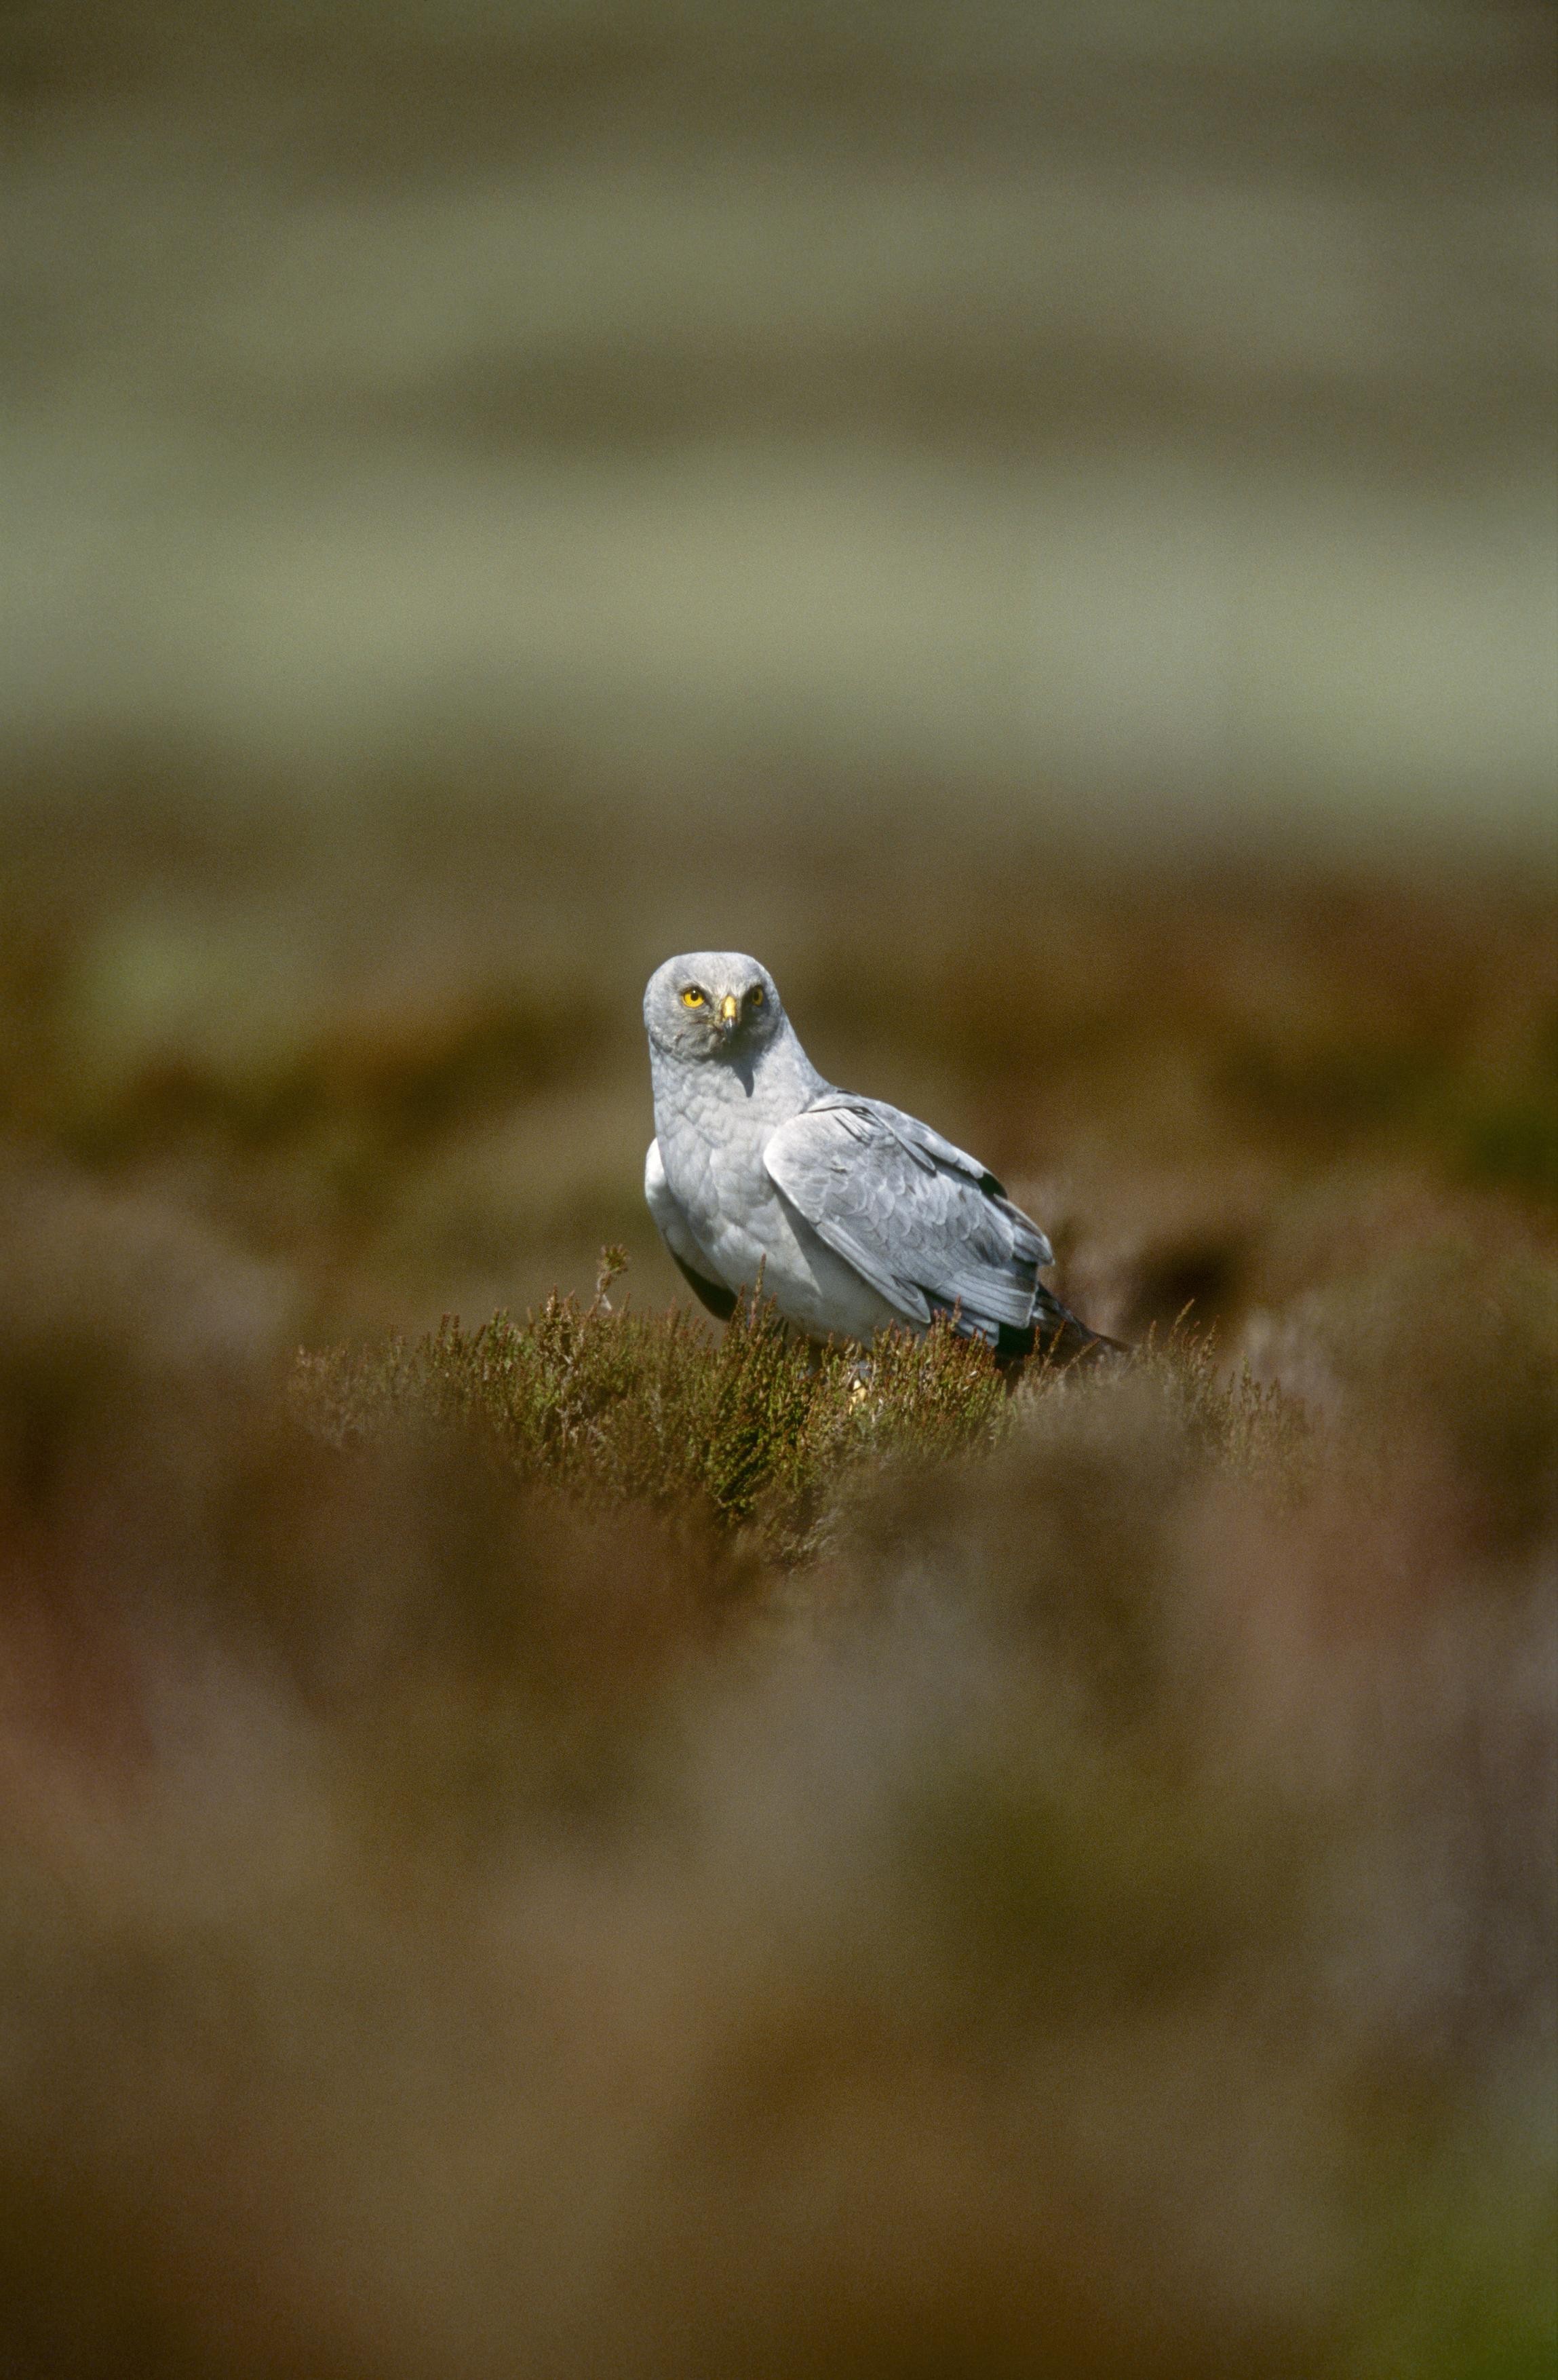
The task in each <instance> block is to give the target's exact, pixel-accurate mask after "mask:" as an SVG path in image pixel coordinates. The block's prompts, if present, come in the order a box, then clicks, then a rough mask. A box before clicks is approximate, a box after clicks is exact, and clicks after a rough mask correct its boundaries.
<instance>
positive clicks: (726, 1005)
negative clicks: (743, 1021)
mask: <svg viewBox="0 0 1558 2380" xmlns="http://www.w3.org/2000/svg"><path fill="white" fill-rule="evenodd" d="M740 1017H741V1002H740V1001H738V1000H737V998H736V995H735V993H734V992H733V991H728V992H727V993H726V994H725V997H724V999H723V1000H722V1001H721V1002H720V1003H719V1030H720V1032H721V1033H724V1034H727V1035H729V1034H731V1033H733V1032H734V1031H735V1029H736V1026H737V1023H738V1021H739V1020H740Z"/></svg>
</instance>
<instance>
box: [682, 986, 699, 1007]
mask: <svg viewBox="0 0 1558 2380" xmlns="http://www.w3.org/2000/svg"><path fill="white" fill-rule="evenodd" d="M682 1002H683V1005H684V1006H686V1007H688V1008H701V1007H702V1006H703V1004H704V997H703V994H702V992H701V991H700V990H698V987H697V985H696V984H695V983H690V984H689V985H688V986H687V989H686V990H685V991H684V992H683V993H682Z"/></svg>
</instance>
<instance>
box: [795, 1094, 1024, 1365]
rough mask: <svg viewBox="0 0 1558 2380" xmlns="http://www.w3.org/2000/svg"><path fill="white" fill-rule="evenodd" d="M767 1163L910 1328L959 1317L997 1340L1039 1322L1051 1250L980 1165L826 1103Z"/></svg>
mask: <svg viewBox="0 0 1558 2380" xmlns="http://www.w3.org/2000/svg"><path fill="white" fill-rule="evenodd" d="M763 1161H764V1164H765V1166H766V1167H767V1172H768V1174H769V1176H770V1178H771V1179H772V1180H773V1181H774V1183H775V1184H777V1185H778V1187H779V1189H780V1190H781V1191H782V1192H783V1194H784V1196H786V1197H787V1198H788V1199H789V1200H790V1202H791V1205H792V1206H793V1207H794V1208H796V1209H797V1210H798V1212H799V1213H800V1214H801V1215H803V1217H804V1219H805V1220H806V1221H807V1222H808V1223H810V1225H811V1227H812V1229H813V1230H814V1231H815V1233H817V1236H818V1237H819V1238H820V1239H821V1240H823V1241H824V1242H825V1243H826V1245H827V1246H828V1247H830V1248H831V1249H832V1250H833V1251H834V1253H835V1254H836V1255H838V1256H841V1257H844V1258H845V1260H846V1261H847V1262H848V1263H850V1264H852V1265H853V1266H854V1268H855V1269H856V1271H857V1272H859V1273H861V1274H862V1275H863V1276H864V1279H865V1280H866V1281H869V1282H870V1283H871V1286H872V1288H873V1289H875V1290H876V1291H877V1293H879V1294H880V1295H881V1296H883V1297H885V1298H886V1299H887V1300H888V1304H889V1305H892V1306H894V1307H895V1308H896V1309H897V1311H898V1312H899V1313H900V1314H901V1315H902V1316H903V1317H904V1318H905V1320H906V1321H912V1322H917V1323H924V1322H928V1321H929V1320H930V1318H931V1316H932V1315H933V1314H934V1313H953V1312H956V1313H957V1314H958V1316H959V1318H960V1322H961V1324H962V1326H963V1328H964V1329H965V1330H972V1331H976V1332H978V1333H979V1335H980V1336H981V1337H984V1338H988V1339H991V1340H992V1341H994V1340H995V1339H996V1336H997V1334H998V1331H999V1330H1000V1327H1001V1326H1002V1325H1003V1324H1004V1325H1005V1326H1007V1327H1008V1329H1012V1330H1022V1329H1024V1328H1026V1326H1027V1324H1028V1323H1029V1321H1030V1320H1031V1319H1032V1317H1033V1299H1034V1295H1035V1293H1036V1291H1037V1288H1038V1269H1039V1267H1040V1266H1041V1265H1045V1264H1048V1263H1049V1262H1050V1261H1051V1255H1050V1246H1049V1243H1048V1241H1047V1240H1046V1239H1045V1235H1044V1233H1042V1232H1041V1231H1040V1230H1039V1228H1038V1226H1037V1224H1035V1223H1033V1222H1032V1221H1031V1220H1029V1218H1028V1217H1027V1216H1026V1215H1024V1214H1023V1213H1022V1212H1021V1208H1017V1207H1014V1206H1013V1205H1012V1204H1011V1203H1010V1201H1009V1200H1008V1198H1007V1197H1006V1196H1004V1195H1003V1194H1002V1192H1001V1187H1000V1184H999V1183H997V1182H996V1178H995V1176H994V1175H993V1174H991V1173H987V1172H985V1171H984V1167H983V1166H981V1165H980V1164H979V1162H978V1160H976V1159H974V1158H972V1157H970V1156H969V1155H968V1154H967V1153H966V1151H965V1150H963V1149H960V1148H958V1147H954V1145H953V1144H952V1142H951V1141H949V1140H943V1139H942V1137H941V1135H940V1134H939V1133H936V1132H932V1131H931V1129H930V1127H929V1126H928V1125H927V1124H923V1123H919V1122H918V1121H917V1120H916V1119H915V1118H914V1117H913V1116H910V1115H905V1114H904V1113H903V1111H902V1110H901V1109H899V1108H893V1107H888V1105H887V1103H886V1101H885V1100H880V1099H851V1098H849V1097H848V1096H847V1095H845V1094H844V1093H842V1092H838V1091H833V1092H825V1093H824V1094H823V1095H822V1096H821V1097H820V1098H818V1099H814V1100H813V1101H812V1102H811V1104H810V1105H809V1106H807V1107H805V1108H803V1110H802V1111H801V1113H800V1114H799V1115H797V1116H792V1117H791V1120H790V1122H789V1123H786V1124H781V1125H780V1127H779V1131H778V1132H776V1133H775V1134H774V1135H773V1137H772V1139H771V1140H770V1141H769V1142H768V1144H767V1148H766V1149H765V1151H764V1159H763Z"/></svg>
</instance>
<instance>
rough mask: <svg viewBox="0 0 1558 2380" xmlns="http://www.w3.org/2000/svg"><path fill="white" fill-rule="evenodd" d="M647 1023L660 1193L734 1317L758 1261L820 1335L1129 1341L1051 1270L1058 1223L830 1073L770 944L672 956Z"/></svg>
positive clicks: (1043, 1346)
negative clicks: (812, 1047) (810, 1049)
mask: <svg viewBox="0 0 1558 2380" xmlns="http://www.w3.org/2000/svg"><path fill="white" fill-rule="evenodd" d="M644 1023H645V1026H646V1029H647V1032H648V1036H649V1064H650V1071H651V1074H652V1076H653V1080H654V1090H655V1137H654V1139H653V1140H652V1141H651V1142H650V1143H649V1153H648V1157H647V1159H646V1163H645V1168H644V1195H645V1197H646V1199H647V1200H648V1203H649V1211H650V1213H651V1214H652V1215H653V1216H654V1218H655V1220H656V1222H657V1223H658V1226H659V1229H660V1233H661V1236H662V1238H663V1239H664V1241H665V1244H666V1245H667V1247H668V1248H669V1249H670V1253H671V1255H672V1256H673V1257H674V1258H675V1259H676V1262H677V1264H678V1265H679V1266H680V1268H681V1269H682V1273H683V1274H684V1275H685V1277H686V1279H687V1281H688V1282H689V1283H690V1284H691V1286H692V1287H693V1288H694V1290H695V1291H696V1292H697V1294H698V1296H699V1297H700V1298H701V1299H702V1300H703V1303H704V1304H705V1305H707V1307H708V1308H709V1310H710V1311H711V1312H712V1313H714V1314H716V1315H718V1316H719V1318H720V1319H721V1320H725V1319H727V1318H729V1317H730V1315H731V1314H732V1313H733V1312H734V1310H735V1306H736V1302H737V1299H738V1298H739V1297H740V1296H741V1294H742V1293H743V1292H751V1291H753V1290H755V1289H756V1287H757V1286H758V1283H759V1281H761V1284H762V1291H763V1294H764V1295H765V1296H766V1297H770V1298H772V1299H773V1301H774V1304H775V1305H776V1306H777V1308H778V1310H779V1314H780V1315H782V1316H783V1318H784V1319H785V1320H786V1321H787V1322H789V1323H791V1325H792V1326H793V1327H794V1328H795V1329H796V1330H800V1331H802V1332H803V1333H804V1334H805V1336H806V1337H807V1338H809V1339H815V1340H826V1339H839V1340H855V1341H859V1342H865V1343H869V1342H870V1341H871V1339H872V1338H873V1337H874V1335H875V1334H876V1331H878V1330H882V1329H884V1328H886V1327H888V1326H889V1325H894V1324H896V1325H898V1326H899V1327H900V1328H907V1329H908V1330H913V1331H924V1330H928V1329H929V1328H930V1326H931V1324H932V1322H933V1321H934V1320H935V1319H936V1318H937V1316H946V1317H948V1318H949V1319H950V1320H951V1322H952V1324H953V1327H954V1328H955V1329H956V1330H960V1331H961V1332H963V1333H964V1334H965V1335H966V1336H968V1337H970V1338H978V1339H983V1340H984V1341H985V1342H986V1343H987V1344H988V1345H989V1346H991V1347H993V1348H994V1349H995V1350H996V1354H998V1355H1000V1356H1002V1357H1006V1358H1012V1359H1016V1358H1021V1357H1022V1356H1024V1355H1029V1354H1033V1352H1034V1351H1035V1349H1037V1350H1040V1351H1042V1352H1045V1353H1048V1352H1057V1353H1059V1354H1063V1355H1070V1354H1081V1352H1083V1351H1084V1350H1085V1349H1086V1348H1089V1347H1093V1346H1099V1345H1105V1346H1108V1345H1113V1344H1114V1343H1115V1342H1113V1341H1107V1340H1104V1339H1102V1338H1101V1335H1100V1334H1099V1333H1098V1332H1096V1331H1092V1330H1088V1329H1087V1327H1086V1325H1085V1324H1084V1323H1081V1322H1080V1321H1079V1320H1078V1319H1077V1318H1076V1316H1075V1315H1074V1314H1071V1313H1069V1312H1068V1310H1067V1308H1066V1307H1065V1306H1064V1305H1061V1304H1060V1302H1059V1300H1058V1299H1057V1297H1056V1296H1054V1294H1053V1293H1051V1292H1050V1291H1049V1290H1048V1289H1046V1288H1045V1285H1044V1283H1043V1282H1042V1281H1040V1279H1039V1273H1040V1270H1041V1269H1042V1268H1043V1267H1044V1266H1045V1265H1048V1264H1051V1263H1053V1261H1054V1257H1053V1254H1052V1251H1051V1249H1050V1245H1049V1242H1048V1241H1047V1240H1046V1239H1045V1235H1044V1233H1043V1232H1041V1231H1040V1229H1039V1227H1038V1225H1037V1224H1036V1223H1035V1222H1033V1220H1031V1219H1030V1218H1029V1217H1028V1216H1027V1215H1025V1214H1023V1212H1022V1210H1021V1208H1019V1207H1014V1206H1013V1205H1012V1203H1011V1201H1010V1199H1009V1198H1008V1196H1007V1195H1006V1193H1005V1191H1004V1190H1003V1189H1002V1187H1001V1184H999V1183H998V1182H997V1181H996V1177H995V1175H994V1174H993V1173H991V1172H987V1170H986V1169H985V1168H984V1166H983V1165H981V1164H980V1162H979V1160H978V1159H977V1158H974V1157H970V1156H968V1155H967V1154H966V1152H965V1151H964V1150H962V1149H960V1148H956V1147H954V1146H953V1144H952V1143H951V1142H950V1141H949V1140H943V1138H942V1137H941V1135H940V1134H939V1133H938V1132H933V1131H932V1130H931V1128H930V1126H929V1125H928V1124H923V1123H917V1122H916V1121H915V1119H914V1118H913V1117H912V1116H911V1115H905V1114H904V1113H903V1111H902V1110H901V1109H900V1108H895V1107H889V1106H888V1103H887V1101H886V1100H885V1099H859V1098H857V1097H856V1096H855V1095H854V1094H853V1093H852V1092H850V1091H840V1090H836V1089H835V1088H834V1087H833V1085H832V1084H830V1083H827V1082H825V1081H824V1080H823V1078H822V1076H821V1075H819V1074H818V1073H817V1070H816V1068H815V1066H814V1065H813V1064H812V1062H811V1060H810V1059H809V1058H808V1057H807V1055H806V1053H805V1051H804V1050H803V1049H802V1047H801V1044H800V1041H799V1039H798V1038H797V1037H796V1033H795V1028H794V1026H792V1025H791V1022H790V1019H789V1017H788V1016H787V1015H786V1014H785V1013H784V1007H783V1003H782V1002H781V1001H780V999H779V991H778V990H777V988H776V986H775V983H774V979H773V977H772V976H771V975H770V974H769V973H768V970H767V967H765V966H760V965H758V962H757V961H756V960H755V959H753V958H748V957H746V956H745V955H744V954H743V953H741V952H739V951H690V952H688V953H685V954H684V955H683V956H682V957H681V958H674V959H667V961H666V963H665V965H663V966H660V967H657V968H656V970H655V973H654V974H653V975H652V976H651V977H650V978H649V985H648V989H647V990H646V993H645V995H644Z"/></svg>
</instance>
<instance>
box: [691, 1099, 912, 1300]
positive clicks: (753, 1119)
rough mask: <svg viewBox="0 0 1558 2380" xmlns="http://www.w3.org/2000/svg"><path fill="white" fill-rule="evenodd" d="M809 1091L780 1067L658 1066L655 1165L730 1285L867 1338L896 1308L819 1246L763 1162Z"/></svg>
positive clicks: (807, 1224)
mask: <svg viewBox="0 0 1558 2380" xmlns="http://www.w3.org/2000/svg"><path fill="white" fill-rule="evenodd" d="M774 1054H775V1055H777V1056H780V1055H781V1053H779V1052H776V1053H774ZM808 1072H809V1069H808ZM811 1091H812V1085H811V1084H810V1083H809V1082H804V1081H803V1080H802V1079H800V1078H799V1077H798V1076H797V1075H796V1074H795V1072H794V1070H793V1069H792V1068H791V1067H787V1066H785V1065H784V1064H783V1063H782V1062H781V1063H780V1064H779V1065H778V1066H764V1067H762V1068H760V1069H758V1070H757V1071H756V1072H755V1074H754V1075H746V1076H744V1077H743V1075H740V1074H738V1073H737V1071H736V1070H735V1069H734V1068H732V1067H730V1066H727V1065H724V1064H721V1063H720V1062H718V1061H714V1062H707V1063H703V1064H695V1063H694V1064H681V1065H670V1064H658V1065H657V1066H656V1068H655V1135H656V1138H657V1139H658V1143H659V1149H660V1161H661V1163H662V1164H663V1166H664V1168H665V1177H666V1183H667V1186H668V1187H669V1189H670V1193H671V1195H672V1196H673V1197H674V1198H675V1200H676V1203H677V1205H678V1206H679V1207H680V1208H681V1209H682V1213H683V1215H684V1216H685V1217H686V1219H687V1222H688V1225H689V1227H690V1229H691V1231H692V1233H693V1234H694V1238H695V1239H696V1240H697V1243H698V1245H699V1246H700V1247H701V1248H703V1249H704V1250H705V1251H706V1252H707V1256H708V1258H709V1260H710V1265H711V1268H712V1269H713V1270H714V1271H715V1272H716V1273H717V1274H718V1276H719V1279H720V1280H721V1281H724V1282H725V1283H726V1284H727V1286H728V1287H729V1288H731V1289H734V1290H738V1291H740V1290H752V1289H755V1288H756V1286H757V1285H758V1282H759V1281H761V1283H762V1288H763V1293H764V1294H765V1295H766V1296H767V1297H771V1298H772V1299H773V1300H774V1302H775V1304H776V1305H777V1306H778V1308H779V1312H780V1314H782V1315H783V1316H784V1318H785V1319H786V1320H787V1321H790V1322H792V1323H794V1324H795V1325H796V1326H797V1328H799V1329H800V1330H805V1331H807V1332H809V1333H811V1334H812V1335H814V1336H815V1337H819V1338H827V1337H828V1336H832V1335H836V1336H839V1337H840V1338H856V1339H869V1338H870V1337H871V1336H872V1334H873V1333H874V1332H875V1331H876V1330H881V1329H882V1328H883V1327H884V1326H885V1325H886V1324H888V1323H889V1322H891V1321H893V1320H894V1319H896V1317H895V1315H894V1312H893V1309H892V1308H891V1307H890V1306H889V1305H888V1304H887V1302H886V1300H885V1299H884V1298H882V1297H880V1296H878V1294H877V1293H876V1291H875V1290H874V1289H872V1288H871V1287H870V1285H869V1283H868V1282H866V1281H863V1280H862V1278H861V1276H860V1274H859V1273H858V1272H856V1270H855V1269H854V1267H853V1266H852V1265H851V1264H847V1263H846V1262H845V1261H844V1259H843V1258H842V1257H838V1256H835V1255H834V1253H833V1251H832V1250H831V1249H830V1248H828V1247H827V1246H825V1245H824V1244H823V1242H822V1241H821V1240H820V1239H819V1238H818V1236H817V1234H816V1233H815V1232H814V1231H813V1230H812V1228H811V1225H810V1224H809V1223H807V1222H806V1221H805V1220H804V1219H803V1217H802V1216H800V1215H799V1214H797V1213H796V1211H795V1209H794V1208H792V1207H791V1206H790V1205H789V1204H788V1203H787V1201H786V1200H785V1198H784V1197H783V1196H782V1195H781V1193H780V1192H779V1189H778V1187H777V1186H776V1184H774V1182H773V1181H772V1180H771V1178H770V1177H769V1175H768V1173H767V1170H766V1168H765V1166H764V1163H763V1152H764V1150H765V1148H766V1147H767V1143H768V1141H769V1139H770V1138H771V1136H772V1135H773V1134H774V1133H775V1132H777V1131H778V1129H779V1125H780V1124H781V1123H788V1122H789V1120H790V1118H791V1116H792V1115H796V1114H798V1113H799V1112H800V1111H801V1109H802V1108H803V1106H804V1105H805V1104H806V1101H807V1099H809V1098H810V1096H811Z"/></svg>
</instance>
